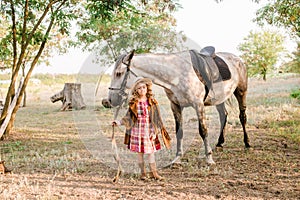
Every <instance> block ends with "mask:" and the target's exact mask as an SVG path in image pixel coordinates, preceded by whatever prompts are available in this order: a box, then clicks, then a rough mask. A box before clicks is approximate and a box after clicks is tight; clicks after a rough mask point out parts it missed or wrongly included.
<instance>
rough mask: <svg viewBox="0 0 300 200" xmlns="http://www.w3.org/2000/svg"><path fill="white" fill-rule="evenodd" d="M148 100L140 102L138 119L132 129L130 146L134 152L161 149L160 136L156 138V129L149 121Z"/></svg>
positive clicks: (150, 151)
mask: <svg viewBox="0 0 300 200" xmlns="http://www.w3.org/2000/svg"><path fill="white" fill-rule="evenodd" d="M148 106H149V104H148V101H146V102H142V101H139V102H138V106H137V113H138V116H137V121H136V123H135V124H134V126H133V127H132V129H131V134H130V143H129V145H128V148H129V149H130V150H131V151H133V152H140V153H153V152H156V151H157V150H159V149H161V146H160V143H159V141H158V138H156V139H153V138H155V133H154V129H153V127H152V125H151V123H150V121H149V119H150V117H149V113H148Z"/></svg>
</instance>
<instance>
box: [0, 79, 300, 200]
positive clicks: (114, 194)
mask: <svg viewBox="0 0 300 200" xmlns="http://www.w3.org/2000/svg"><path fill="white" fill-rule="evenodd" d="M72 80H73V79H72ZM72 80H65V82H70V81H72ZM79 80H80V82H82V83H83V94H84V98H85V101H86V103H87V105H88V107H87V109H86V110H85V111H83V112H81V111H72V112H70V111H69V112H60V111H59V109H60V106H61V104H60V103H59V102H57V103H55V104H52V103H51V102H50V99H49V97H50V96H51V95H53V94H54V93H56V92H58V91H60V90H61V89H62V88H63V84H62V83H59V84H43V85H42V86H41V85H39V86H34V85H30V86H29V88H28V91H27V93H28V102H27V107H24V108H20V110H19V111H18V114H17V119H16V121H15V127H14V129H13V132H12V133H11V135H9V137H8V138H7V139H6V140H4V141H1V142H0V148H1V149H0V156H1V159H3V160H5V161H6V165H7V166H8V168H10V169H12V170H13V172H12V174H6V175H0V182H1V185H0V196H1V199H153V198H155V199H174V198H177V199H298V198H299V196H300V170H299V169H300V157H299V144H300V139H299V138H300V132H299V130H300V124H299V121H300V106H299V102H297V101H296V100H293V99H291V98H290V97H289V92H290V91H291V89H294V88H297V87H299V85H300V84H299V83H300V81H299V76H298V77H297V76H296V77H283V78H281V77H280V78H278V77H277V78H273V79H272V80H268V81H267V82H264V81H260V80H255V79H250V80H249V83H250V84H249V97H248V110H247V113H248V122H249V123H248V125H247V128H248V132H249V136H250V139H251V144H252V146H253V149H252V150H251V151H245V149H244V147H243V142H242V131H241V127H240V124H239V121H238V110H237V108H236V106H234V107H229V108H228V111H229V119H228V121H229V125H228V133H227V135H226V142H225V146H224V149H223V151H222V152H215V153H214V159H215V161H216V163H217V165H216V166H214V167H208V166H206V164H205V163H204V160H203V159H199V154H200V156H201V154H202V153H201V152H202V150H201V149H202V141H201V140H200V137H199V136H198V134H197V127H196V126H195V116H194V113H192V112H191V111H190V110H186V111H185V118H184V119H185V129H184V130H185V150H186V153H185V155H184V157H183V159H182V164H181V165H175V166H173V168H165V169H161V170H160V172H161V174H162V175H163V176H165V177H166V181H164V182H157V181H152V180H150V181H147V182H143V181H140V180H139V179H138V176H137V175H136V174H135V173H132V172H134V170H133V168H136V166H135V163H131V164H130V163H127V165H126V166H127V167H129V168H131V169H132V170H133V171H127V172H126V173H125V174H123V176H122V177H121V179H120V181H119V182H118V183H117V184H113V183H112V178H113V177H114V175H115V173H116V169H115V168H114V166H115V165H114V161H113V159H112V154H111V153H106V151H109V149H110V142H109V136H110V134H111V129H110V126H109V124H110V121H111V119H112V117H113V112H112V111H111V110H107V109H104V108H103V107H101V106H100V104H99V102H100V101H101V97H105V95H106V92H107V91H106V90H105V88H106V85H105V84H102V85H101V87H100V91H101V92H100V93H99V96H100V97H97V98H93V93H94V88H95V83H91V82H92V81H85V79H82V77H80V78H79ZM88 80H93V81H94V80H95V79H90V78H89V79H88ZM155 92H156V94H157V97H158V98H159V100H160V102H161V107H162V113H163V117H164V120H165V121H166V124H167V126H168V128H169V129H170V132H172V130H173V125H172V124H173V123H174V122H173V119H172V117H170V116H172V115H171V113H170V109H169V104H168V102H167V101H165V97H164V95H163V94H160V89H158V88H157V89H156V91H155ZM235 103H236V102H233V104H234V105H235ZM121 112H123V111H121ZM191 113H192V114H191ZM207 113H208V117H207V118H208V119H210V120H215V119H214V114H212V113H214V109H209V108H208V111H207ZM121 114H122V113H121ZM214 125H215V124H211V126H210V127H211V129H212V127H214ZM122 131H123V130H122V129H121V130H118V133H120V132H122ZM100 132H101V134H100ZM103 135H104V136H105V137H107V138H108V139H107V140H105V137H103ZM211 135H216V134H211ZM172 137H173V139H174V138H175V136H174V134H173V135H172ZM122 139H123V136H122V133H120V134H119V135H118V144H120V147H121V148H122V145H121V143H122ZM215 139H216V138H215V137H213V138H212V140H215ZM174 142H175V141H174ZM106 144H107V145H108V146H105V145H106ZM173 146H175V144H174V145H173ZM107 148H109V149H107ZM164 153H166V152H164ZM164 153H162V154H158V155H157V159H158V162H159V163H163V162H166V160H168V159H169V158H173V156H174V150H172V151H171V152H167V153H170V155H169V154H164ZM109 159H111V160H109ZM128 159H129V161H130V159H131V158H128ZM165 159H166V160H165ZM103 160H104V161H103ZM126 166H125V167H126ZM125 169H126V168H125Z"/></svg>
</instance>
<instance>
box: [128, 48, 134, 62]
mask: <svg viewBox="0 0 300 200" xmlns="http://www.w3.org/2000/svg"><path fill="white" fill-rule="evenodd" d="M134 52H135V49H133V50H131V51H130V53H129V60H131V59H132V57H133V55H134Z"/></svg>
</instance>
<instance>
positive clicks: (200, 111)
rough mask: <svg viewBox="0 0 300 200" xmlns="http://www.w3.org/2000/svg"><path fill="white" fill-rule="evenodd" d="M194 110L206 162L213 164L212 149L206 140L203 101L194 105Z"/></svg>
mask: <svg viewBox="0 0 300 200" xmlns="http://www.w3.org/2000/svg"><path fill="white" fill-rule="evenodd" d="M195 110H196V112H197V117H198V122H199V134H200V136H201V138H202V140H203V143H204V149H205V156H206V162H207V164H209V165H212V164H215V162H214V160H213V158H212V149H211V147H210V144H209V141H208V134H207V127H206V124H205V121H204V103H200V104H199V105H198V106H196V107H195Z"/></svg>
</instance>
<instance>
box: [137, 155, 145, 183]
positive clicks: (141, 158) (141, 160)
mask: <svg viewBox="0 0 300 200" xmlns="http://www.w3.org/2000/svg"><path fill="white" fill-rule="evenodd" d="M138 164H139V167H140V169H141V177H140V178H141V180H145V179H146V178H147V176H146V166H145V162H144V153H138Z"/></svg>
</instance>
